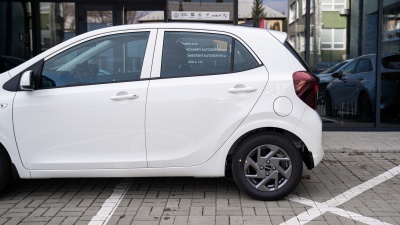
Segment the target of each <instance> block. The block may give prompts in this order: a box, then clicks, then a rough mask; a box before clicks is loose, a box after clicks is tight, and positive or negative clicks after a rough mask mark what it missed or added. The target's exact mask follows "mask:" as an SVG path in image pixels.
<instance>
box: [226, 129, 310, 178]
mask: <svg viewBox="0 0 400 225" xmlns="http://www.w3.org/2000/svg"><path fill="white" fill-rule="evenodd" d="M266 132H270V133H276V134H280V135H282V136H284V137H285V138H287V139H288V140H289V141H291V142H292V143H293V144H294V145H295V146H296V147H297V149H298V150H299V151H301V155H302V159H303V162H304V163H305V164H306V166H307V168H308V169H312V168H314V160H313V157H312V153H311V152H310V151H308V149H307V146H306V144H305V143H304V142H303V141H302V140H301V139H300V138H299V137H298V136H297V135H296V134H294V133H292V132H290V131H288V130H285V129H282V128H277V127H261V128H257V129H253V130H250V131H248V132H246V133H244V134H243V135H242V136H240V137H239V138H238V139H237V140H236V141H235V142H234V143H233V145H232V146H231V148H230V149H229V151H228V154H227V156H226V160H225V169H226V170H229V169H230V165H231V163H232V158H233V155H234V154H235V152H236V150H237V149H238V147H239V145H240V144H241V143H242V142H243V141H244V140H246V139H247V138H249V137H251V136H253V135H255V134H259V133H266Z"/></svg>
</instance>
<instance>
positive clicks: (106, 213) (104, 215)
mask: <svg viewBox="0 0 400 225" xmlns="http://www.w3.org/2000/svg"><path fill="white" fill-rule="evenodd" d="M132 182H133V178H124V179H122V180H121V182H120V183H119V184H118V185H117V186H115V188H114V190H113V193H112V194H111V196H110V197H109V198H108V199H107V200H106V201H105V202H104V203H103V205H102V206H101V209H100V210H99V211H98V212H97V214H96V215H95V216H94V217H93V218H92V220H91V221H90V222H89V225H103V224H107V222H108V221H109V220H110V218H111V216H112V215H113V214H114V212H115V210H116V209H117V207H118V205H119V204H120V203H121V201H122V199H123V198H124V196H125V194H126V192H127V191H128V189H129V187H130V186H131V184H132Z"/></svg>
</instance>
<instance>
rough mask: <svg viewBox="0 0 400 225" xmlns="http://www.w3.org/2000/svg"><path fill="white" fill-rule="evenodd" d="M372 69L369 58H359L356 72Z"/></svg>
mask: <svg viewBox="0 0 400 225" xmlns="http://www.w3.org/2000/svg"><path fill="white" fill-rule="evenodd" d="M370 71H373V68H372V63H371V60H370V59H361V60H360V62H359V63H358V65H357V69H356V73H364V72H370Z"/></svg>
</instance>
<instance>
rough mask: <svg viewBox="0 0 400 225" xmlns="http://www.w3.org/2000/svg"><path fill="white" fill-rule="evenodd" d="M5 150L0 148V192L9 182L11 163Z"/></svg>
mask: <svg viewBox="0 0 400 225" xmlns="http://www.w3.org/2000/svg"><path fill="white" fill-rule="evenodd" d="M5 151H6V150H5V149H4V148H3V147H2V146H0V192H1V191H3V190H4V189H5V188H6V187H7V185H8V184H9V183H10V181H11V162H10V158H9V157H8V155H7V153H6V152H5Z"/></svg>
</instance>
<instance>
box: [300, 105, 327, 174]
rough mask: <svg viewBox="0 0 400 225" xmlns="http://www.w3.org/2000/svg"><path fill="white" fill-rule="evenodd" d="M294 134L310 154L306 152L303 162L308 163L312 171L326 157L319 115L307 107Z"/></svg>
mask: <svg viewBox="0 0 400 225" xmlns="http://www.w3.org/2000/svg"><path fill="white" fill-rule="evenodd" d="M294 133H295V134H296V135H297V136H298V137H299V138H300V139H301V140H302V141H303V142H304V144H305V146H306V149H307V150H308V152H309V153H306V151H304V152H305V153H304V154H303V160H304V162H305V163H308V165H307V168H309V169H312V168H313V167H315V166H317V165H318V164H319V163H320V162H321V160H322V158H323V157H324V150H323V148H322V121H321V118H320V117H319V115H318V113H317V112H316V111H315V110H313V109H311V108H310V107H307V108H306V109H305V110H304V113H303V116H302V118H301V120H300V121H299V123H298V124H297V126H296V129H295V131H294ZM307 161H309V162H307Z"/></svg>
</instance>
